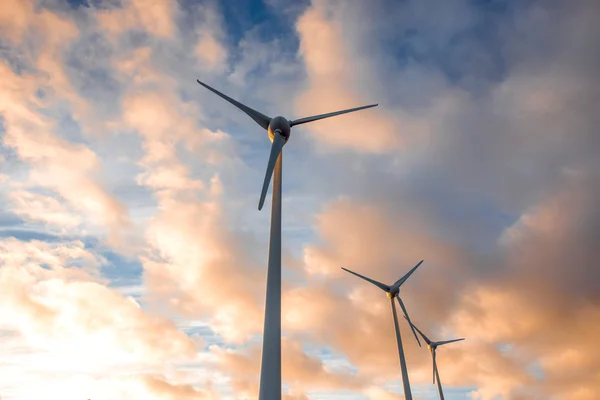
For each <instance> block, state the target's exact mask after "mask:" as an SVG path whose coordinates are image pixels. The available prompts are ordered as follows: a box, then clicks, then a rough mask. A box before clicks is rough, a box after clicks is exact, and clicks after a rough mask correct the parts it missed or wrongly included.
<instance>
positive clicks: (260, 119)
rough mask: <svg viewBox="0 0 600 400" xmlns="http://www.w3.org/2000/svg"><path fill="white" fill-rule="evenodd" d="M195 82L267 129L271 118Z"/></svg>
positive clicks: (203, 84)
mask: <svg viewBox="0 0 600 400" xmlns="http://www.w3.org/2000/svg"><path fill="white" fill-rule="evenodd" d="M196 81H198V83H199V84H200V85H202V86H204V87H205V88H207V89H208V90H210V91H211V92H213V93H215V94H216V95H218V96H220V97H222V98H224V99H225V100H227V101H228V102H230V103H231V104H233V105H234V106H236V107H237V108H239V109H240V110H242V111H243V112H245V113H246V114H248V115H249V116H250V118H252V119H253V120H254V121H255V122H256V123H257V124H258V125H260V126H262V127H263V128H264V129H268V128H269V122H270V121H271V118H269V117H267V116H266V115H264V114H262V113H259V112H258V111H256V110H254V109H252V108H250V107H248V106H247V105H244V104H242V103H240V102H239V101H237V100H234V99H232V98H231V97H229V96H227V95H226V94H224V93H221V92H219V91H218V90H216V89H213V88H211V87H210V86H208V85H207V84H206V83H203V82H200V80H199V79H196Z"/></svg>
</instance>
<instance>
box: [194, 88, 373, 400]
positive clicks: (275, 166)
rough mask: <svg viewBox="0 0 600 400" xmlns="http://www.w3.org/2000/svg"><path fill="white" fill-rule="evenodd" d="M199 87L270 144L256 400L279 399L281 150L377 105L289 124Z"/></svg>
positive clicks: (262, 198)
mask: <svg viewBox="0 0 600 400" xmlns="http://www.w3.org/2000/svg"><path fill="white" fill-rule="evenodd" d="M197 81H198V83H199V84H200V85H202V86H204V87H205V88H206V89H208V90H210V91H211V92H213V93H215V94H216V95H218V96H220V97H222V98H223V99H225V100H227V101H228V102H230V103H231V104H233V105H234V106H236V107H237V108H239V109H240V110H242V111H243V112H245V113H246V114H247V115H248V116H249V117H250V118H252V119H253V120H254V122H256V123H257V124H258V125H260V126H261V127H262V128H263V129H266V130H267V132H268V134H269V139H270V140H271V143H272V144H271V153H270V155H269V162H268V163H267V172H266V174H265V180H264V182H263V186H262V191H261V193H260V200H259V202H258V209H259V210H261V209H262V207H263V204H264V202H265V197H266V196H267V190H268V189H269V183H270V182H271V176H272V175H273V171H275V173H274V175H275V178H274V179H273V200H272V204H271V231H270V238H269V261H268V267H267V294H266V301H265V323H264V329H263V349H262V360H261V365H260V387H259V393H258V399H259V400H280V399H281V175H282V155H283V153H282V150H283V146H284V145H285V144H286V143H287V141H288V139H289V138H290V134H291V128H292V127H293V126H295V125H300V124H305V123H307V122H313V121H317V120H319V119H323V118H329V117H334V116H336V115H340V114H346V113H350V112H354V111H359V110H364V109H366V108H370V107H375V106H377V104H371V105H368V106H362V107H356V108H351V109H348V110H342V111H336V112H332V113H328V114H320V115H315V116H312V117H306V118H300V119H295V120H288V119H286V118H284V117H281V116H278V117H275V118H270V117H268V116H266V115H264V114H262V113H260V112H258V111H256V110H253V109H252V108H250V107H248V106H246V105H244V104H242V103H240V102H238V101H236V100H234V99H232V98H231V97H229V96H227V95H225V94H223V93H221V92H219V91H218V90H216V89H213V88H212V87H210V86H208V85H207V84H205V83H202V82H201V81H200V80H197Z"/></svg>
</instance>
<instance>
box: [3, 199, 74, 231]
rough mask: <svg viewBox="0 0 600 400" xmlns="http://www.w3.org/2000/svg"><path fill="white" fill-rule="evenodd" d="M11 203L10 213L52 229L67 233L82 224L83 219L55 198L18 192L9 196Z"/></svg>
mask: <svg viewBox="0 0 600 400" xmlns="http://www.w3.org/2000/svg"><path fill="white" fill-rule="evenodd" d="M8 198H9V200H10V203H11V207H10V211H12V212H13V213H15V214H17V215H18V216H20V217H21V218H23V219H25V220H28V221H32V222H42V223H44V224H46V225H48V226H49V227H50V228H59V229H60V230H62V231H63V232H66V229H68V228H75V227H77V226H78V225H79V224H80V223H81V218H80V217H79V216H78V215H77V214H75V213H72V212H70V211H69V210H68V209H67V208H66V207H65V204H64V203H63V202H60V201H59V200H57V199H56V198H54V197H50V196H44V195H40V194H37V193H32V192H28V191H26V190H16V191H14V192H10V193H9V194H8Z"/></svg>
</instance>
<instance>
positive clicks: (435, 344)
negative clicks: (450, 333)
mask: <svg viewBox="0 0 600 400" xmlns="http://www.w3.org/2000/svg"><path fill="white" fill-rule="evenodd" d="M404 318H406V317H404ZM406 320H407V321H408V323H409V324H410V326H411V327H413V328H414V329H416V330H417V332H419V334H420V335H421V337H422V338H423V340H424V341H425V343H427V348H428V349H429V351H430V352H431V357H432V358H433V383H434V384H435V383H436V380H437V386H438V392H439V394H440V399H441V400H444V392H443V391H442V384H441V382H440V374H439V372H438V368H437V362H436V360H435V351H436V349H437V347H438V346H441V345H444V344H448V343H453V342H459V341H461V340H465V338H460V339H452V340H443V341H441V342H434V341H432V340H430V339H429V338H428V337H427V336H425V334H424V333H423V332H421V331H420V330H419V328H417V327H416V326H415V325H414V324H413V323H412V322H410V320H409V319H408V318H406Z"/></svg>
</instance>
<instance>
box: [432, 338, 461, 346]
mask: <svg viewBox="0 0 600 400" xmlns="http://www.w3.org/2000/svg"><path fill="white" fill-rule="evenodd" d="M461 340H465V338H460V339H453V340H444V341H443V342H437V345H438V346H441V345H443V344H448V343H453V342H459V341H461Z"/></svg>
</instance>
